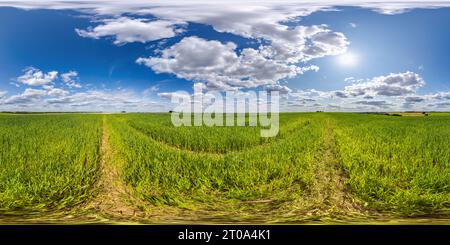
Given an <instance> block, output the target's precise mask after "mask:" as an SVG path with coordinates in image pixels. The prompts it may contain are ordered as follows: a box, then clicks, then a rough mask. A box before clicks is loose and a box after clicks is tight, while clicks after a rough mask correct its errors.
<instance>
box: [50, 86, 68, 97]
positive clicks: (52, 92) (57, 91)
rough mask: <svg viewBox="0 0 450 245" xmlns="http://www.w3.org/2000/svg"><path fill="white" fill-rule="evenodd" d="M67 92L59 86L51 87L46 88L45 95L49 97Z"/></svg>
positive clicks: (65, 94)
mask: <svg viewBox="0 0 450 245" xmlns="http://www.w3.org/2000/svg"><path fill="white" fill-rule="evenodd" d="M68 94H69V92H68V91H66V90H64V89H60V88H51V89H49V90H47V95H48V96H51V97H63V96H67V95H68Z"/></svg>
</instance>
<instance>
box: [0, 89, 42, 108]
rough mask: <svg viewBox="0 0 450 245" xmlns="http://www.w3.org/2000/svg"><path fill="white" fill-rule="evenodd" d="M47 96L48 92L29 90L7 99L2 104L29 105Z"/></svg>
mask: <svg viewBox="0 0 450 245" xmlns="http://www.w3.org/2000/svg"><path fill="white" fill-rule="evenodd" d="M46 94H47V92H46V91H45V90H40V89H32V88H27V89H25V91H24V92H22V93H21V94H18V95H13V96H11V97H9V98H7V99H6V100H4V101H3V102H2V104H6V105H8V104H28V103H31V102H33V101H35V100H37V99H39V98H41V97H43V96H44V95H46Z"/></svg>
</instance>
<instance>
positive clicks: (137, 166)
mask: <svg viewBox="0 0 450 245" xmlns="http://www.w3.org/2000/svg"><path fill="white" fill-rule="evenodd" d="M259 133H260V128H259V127H206V126H204V127H174V126H172V124H171V120H170V114H166V113H160V114H157V113H155V114H42V115H36V114H35V115H12V114H0V147H1V148H2V151H1V152H0V180H1V181H0V222H1V221H3V222H28V221H29V222H56V223H58V222H129V221H133V222H143V223H153V222H156V223H193V222H200V223H209V222H213V223H228V222H250V223H265V222H272V223H303V222H359V223H361V222H362V223H365V222H377V221H380V222H383V221H390V220H396V219H407V220H408V219H409V220H411V222H414V221H413V220H415V219H419V218H420V219H427V220H429V221H431V222H432V221H433V220H444V222H446V223H450V220H449V218H450V140H449V139H450V114H448V113H447V114H444V113H431V114H430V115H429V116H426V117H425V116H420V117H418V116H417V117H415V116H409V117H393V116H387V115H381V114H380V115H370V114H350V113H282V114H281V115H280V133H279V135H278V136H277V137H275V138H271V139H265V138H261V137H260V135H259Z"/></svg>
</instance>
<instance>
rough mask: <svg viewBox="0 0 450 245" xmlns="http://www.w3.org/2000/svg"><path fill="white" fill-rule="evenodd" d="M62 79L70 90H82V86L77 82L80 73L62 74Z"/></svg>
mask: <svg viewBox="0 0 450 245" xmlns="http://www.w3.org/2000/svg"><path fill="white" fill-rule="evenodd" d="M61 79H62V80H63V82H64V83H65V84H66V85H67V86H68V87H70V88H81V84H80V83H79V82H78V81H77V80H78V72H76V71H69V72H66V73H63V74H61Z"/></svg>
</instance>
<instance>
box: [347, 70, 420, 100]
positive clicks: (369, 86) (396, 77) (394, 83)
mask: <svg viewBox="0 0 450 245" xmlns="http://www.w3.org/2000/svg"><path fill="white" fill-rule="evenodd" d="M424 85H425V81H424V79H423V78H422V77H421V76H420V75H419V74H416V73H414V72H410V71H407V72H404V73H391V74H389V75H386V76H379V77H374V78H372V79H368V80H366V81H364V82H358V83H354V84H351V85H349V86H346V87H345V88H344V90H343V91H340V92H339V93H340V95H341V96H340V97H343V96H368V97H375V96H405V95H411V94H415V93H416V91H417V89H418V88H420V87H422V86H424Z"/></svg>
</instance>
